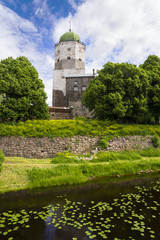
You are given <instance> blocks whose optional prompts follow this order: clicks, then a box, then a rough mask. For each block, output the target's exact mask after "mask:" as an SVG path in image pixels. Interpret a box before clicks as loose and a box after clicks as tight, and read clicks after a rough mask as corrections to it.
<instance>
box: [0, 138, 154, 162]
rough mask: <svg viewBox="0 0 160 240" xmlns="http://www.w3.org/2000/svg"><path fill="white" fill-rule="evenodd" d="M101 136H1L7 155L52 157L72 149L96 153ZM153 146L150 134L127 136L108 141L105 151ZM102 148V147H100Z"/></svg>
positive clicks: (84, 152)
mask: <svg viewBox="0 0 160 240" xmlns="http://www.w3.org/2000/svg"><path fill="white" fill-rule="evenodd" d="M99 140H100V139H99V137H93V138H92V137H89V136H74V137H70V138H59V137H55V138H54V139H50V138H48V137H44V138H23V137H0V150H2V151H3V153H4V155H5V156H17V157H27V158H51V157H53V156H55V155H56V153H58V152H64V151H71V152H72V153H75V154H78V153H80V154H86V153H91V154H94V153H96V152H98V143H99ZM149 146H152V137H150V136H146V137H143V136H127V137H121V138H114V139H112V140H111V141H109V143H108V148H106V149H105V151H120V150H125V149H143V148H146V147H149ZM99 150H100V149H99Z"/></svg>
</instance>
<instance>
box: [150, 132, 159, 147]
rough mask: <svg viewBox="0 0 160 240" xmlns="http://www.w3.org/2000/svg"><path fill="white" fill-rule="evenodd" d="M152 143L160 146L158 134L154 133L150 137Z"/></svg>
mask: <svg viewBox="0 0 160 240" xmlns="http://www.w3.org/2000/svg"><path fill="white" fill-rule="evenodd" d="M152 143H153V146H154V147H155V148H157V147H159V146H160V141H159V137H158V135H154V136H153V138H152Z"/></svg>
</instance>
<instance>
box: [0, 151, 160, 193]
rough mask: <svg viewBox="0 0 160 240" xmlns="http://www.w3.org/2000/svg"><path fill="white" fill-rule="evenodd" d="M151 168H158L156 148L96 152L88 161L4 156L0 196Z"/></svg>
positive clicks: (159, 157)
mask: <svg viewBox="0 0 160 240" xmlns="http://www.w3.org/2000/svg"><path fill="white" fill-rule="evenodd" d="M151 169H152V170H159V169H160V149H152V148H150V149H146V150H141V151H125V152H110V153H108V152H100V153H98V154H96V155H95V156H94V157H93V158H92V159H91V160H88V161H87V160H86V159H83V158H82V156H76V155H73V154H70V153H63V154H62V153H61V154H58V155H57V156H56V157H55V158H53V159H26V158H17V157H6V158H5V161H4V163H3V170H2V172H1V173H0V193H3V192H7V191H10V190H20V189H26V188H37V187H48V186H58V185H71V184H76V183H85V182H87V181H91V180H92V179H95V178H96V177H102V176H114V175H115V176H116V175H125V174H133V175H135V174H136V173H137V172H139V173H140V172H141V171H142V170H144V171H146V170H151ZM147 173H148V174H151V173H149V171H147ZM141 174H145V172H144V173H141Z"/></svg>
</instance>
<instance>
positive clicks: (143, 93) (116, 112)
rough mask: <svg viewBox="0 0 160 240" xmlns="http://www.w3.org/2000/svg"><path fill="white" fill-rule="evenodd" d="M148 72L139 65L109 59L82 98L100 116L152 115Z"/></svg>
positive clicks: (126, 118)
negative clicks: (149, 102)
mask: <svg viewBox="0 0 160 240" xmlns="http://www.w3.org/2000/svg"><path fill="white" fill-rule="evenodd" d="M148 90H149V80H148V75H147V74H146V72H145V71H144V70H143V69H142V68H139V67H137V66H136V65H132V64H129V63H121V64H119V63H111V62H108V63H107V64H105V65H104V68H103V69H102V70H100V71H99V72H98V76H97V77H96V78H95V79H93V80H92V81H91V82H90V84H89V86H88V88H87V89H86V91H85V92H84V95H83V98H82V101H83V104H84V105H85V106H86V107H88V109H89V110H94V113H95V116H96V117H97V118H98V119H102V120H103V119H106V118H109V119H112V120H113V119H114V120H118V121H136V120H139V121H141V120H142V119H143V117H144V116H146V114H148V107H147V96H148Z"/></svg>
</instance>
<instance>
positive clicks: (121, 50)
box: [0, 0, 160, 105]
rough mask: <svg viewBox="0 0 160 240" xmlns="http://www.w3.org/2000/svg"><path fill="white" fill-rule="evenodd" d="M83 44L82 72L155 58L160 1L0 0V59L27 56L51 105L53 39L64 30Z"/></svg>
mask: <svg viewBox="0 0 160 240" xmlns="http://www.w3.org/2000/svg"><path fill="white" fill-rule="evenodd" d="M69 21H71V28H72V31H73V32H75V33H77V34H78V35H79V36H80V38H81V41H82V42H84V43H85V44H86V72H91V71H92V69H93V68H95V69H101V68H102V66H103V64H105V63H106V62H108V61H111V62H130V63H134V64H137V65H139V64H140V63H143V62H144V60H145V59H146V58H147V57H148V56H149V55H150V54H155V55H157V56H159V57H160V0H0V59H4V58H7V57H10V56H12V57H13V58H16V57H18V56H26V57H28V59H29V60H30V61H31V62H32V63H33V65H34V66H35V68H36V69H37V71H38V72H39V76H40V78H41V79H42V80H43V82H44V84H45V86H46V88H45V90H46V92H47V95H48V101H47V102H48V104H49V105H51V94H52V75H53V69H54V44H55V43H57V42H58V41H59V38H60V36H61V35H62V34H63V33H65V32H67V31H68V29H69Z"/></svg>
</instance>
